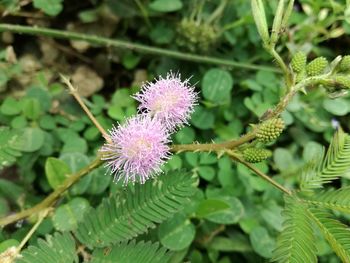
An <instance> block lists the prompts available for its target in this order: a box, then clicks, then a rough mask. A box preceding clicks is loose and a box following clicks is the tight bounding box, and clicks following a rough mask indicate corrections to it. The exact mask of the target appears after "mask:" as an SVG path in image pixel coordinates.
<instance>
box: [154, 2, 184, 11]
mask: <svg viewBox="0 0 350 263" xmlns="http://www.w3.org/2000/svg"><path fill="white" fill-rule="evenodd" d="M182 6H183V4H182V2H181V0H154V1H152V2H151V3H150V4H149V7H150V8H151V9H153V10H154V11H158V12H174V11H177V10H180V9H181V8H182Z"/></svg>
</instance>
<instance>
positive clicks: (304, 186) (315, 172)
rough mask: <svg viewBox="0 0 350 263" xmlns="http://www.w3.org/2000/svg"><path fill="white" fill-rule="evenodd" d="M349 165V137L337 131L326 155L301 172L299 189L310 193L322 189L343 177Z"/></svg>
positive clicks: (320, 156)
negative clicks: (326, 184)
mask: <svg viewBox="0 0 350 263" xmlns="http://www.w3.org/2000/svg"><path fill="white" fill-rule="evenodd" d="M349 164H350V136H349V135H348V134H346V133H344V132H343V131H342V130H341V129H339V130H338V131H337V132H336V133H335V135H334V137H333V139H332V142H331V144H330V146H329V148H328V151H327V154H326V155H324V153H322V154H321V155H319V156H318V157H316V158H315V159H314V160H313V161H312V162H311V163H310V164H309V165H308V166H307V167H306V168H305V169H304V171H303V173H302V180H301V184H300V188H301V190H303V191H312V190H313V189H317V188H322V185H323V184H325V183H329V182H331V181H332V180H334V179H337V178H338V177H339V176H341V175H343V174H344V173H345V172H346V171H347V170H348V169H349V166H350V165H349Z"/></svg>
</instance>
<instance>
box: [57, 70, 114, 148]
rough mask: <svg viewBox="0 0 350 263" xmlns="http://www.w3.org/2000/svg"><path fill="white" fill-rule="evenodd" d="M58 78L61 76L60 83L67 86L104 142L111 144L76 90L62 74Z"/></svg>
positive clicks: (108, 137) (106, 134)
mask: <svg viewBox="0 0 350 263" xmlns="http://www.w3.org/2000/svg"><path fill="white" fill-rule="evenodd" d="M60 76H61V79H62V82H63V83H64V84H66V85H67V87H68V88H69V91H70V93H71V94H72V95H73V97H74V98H75V100H76V101H77V102H78V103H79V105H80V107H82V109H83V110H84V111H85V113H86V115H87V116H88V117H89V118H90V120H91V121H92V123H93V124H94V125H95V126H96V128H97V129H98V130H99V131H100V133H101V134H102V136H103V137H104V138H105V140H106V141H107V142H108V143H112V140H111V138H110V136H109V135H108V133H107V132H106V130H105V129H104V128H103V127H102V126H101V124H100V123H99V122H98V120H96V118H95V116H94V115H93V114H92V113H91V112H90V110H89V108H88V107H87V106H86V105H85V103H84V101H83V100H82V99H81V97H80V96H79V93H78V90H77V89H76V88H74V87H73V85H72V83H71V82H70V81H69V79H68V78H67V77H65V76H64V75H62V74H60Z"/></svg>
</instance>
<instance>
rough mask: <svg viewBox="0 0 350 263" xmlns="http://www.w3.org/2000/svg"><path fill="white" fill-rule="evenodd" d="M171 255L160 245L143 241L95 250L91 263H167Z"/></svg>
mask: <svg viewBox="0 0 350 263" xmlns="http://www.w3.org/2000/svg"><path fill="white" fill-rule="evenodd" d="M170 256H171V254H170V253H169V252H167V250H166V249H165V248H162V247H160V246H159V244H158V243H154V244H152V243H151V242H146V243H145V242H144V241H141V242H139V243H135V241H132V242H130V243H120V244H117V245H114V246H112V247H107V248H103V249H102V248H100V249H95V250H94V252H93V254H92V259H91V263H112V262H120V263H138V262H140V263H141V262H142V263H167V262H169V259H170Z"/></svg>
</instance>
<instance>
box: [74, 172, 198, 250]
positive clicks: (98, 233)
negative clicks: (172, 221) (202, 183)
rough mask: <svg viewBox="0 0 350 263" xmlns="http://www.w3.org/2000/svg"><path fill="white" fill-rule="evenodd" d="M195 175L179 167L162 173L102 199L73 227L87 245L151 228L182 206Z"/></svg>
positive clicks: (104, 243)
mask: <svg viewBox="0 0 350 263" xmlns="http://www.w3.org/2000/svg"><path fill="white" fill-rule="evenodd" d="M196 182H197V180H196V178H195V177H193V176H191V174H189V173H184V172H181V171H176V172H171V173H168V174H166V175H162V176H160V177H158V178H157V179H155V180H151V181H148V182H146V183H145V184H144V185H140V184H137V185H136V186H135V189H134V191H132V190H131V189H128V190H126V191H125V192H122V193H121V194H118V195H116V196H112V197H110V198H108V199H105V200H104V201H103V202H102V204H101V205H100V206H99V207H98V208H97V209H92V210H90V211H89V212H87V215H86V216H85V217H84V219H83V221H82V222H81V223H80V224H79V226H78V229H77V231H76V236H77V238H78V239H79V240H80V241H81V242H82V243H84V244H86V245H87V246H89V247H104V246H107V245H110V244H112V243H116V242H120V241H126V240H130V239H132V238H134V237H136V236H137V235H139V234H142V233H145V232H146V231H147V230H148V229H149V228H154V227H155V223H161V222H162V221H164V220H166V219H167V218H169V217H171V216H172V215H173V214H174V213H176V212H177V211H179V210H180V209H182V208H183V207H184V205H185V204H186V202H187V201H189V197H190V196H191V195H193V193H194V190H195V185H196Z"/></svg>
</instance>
